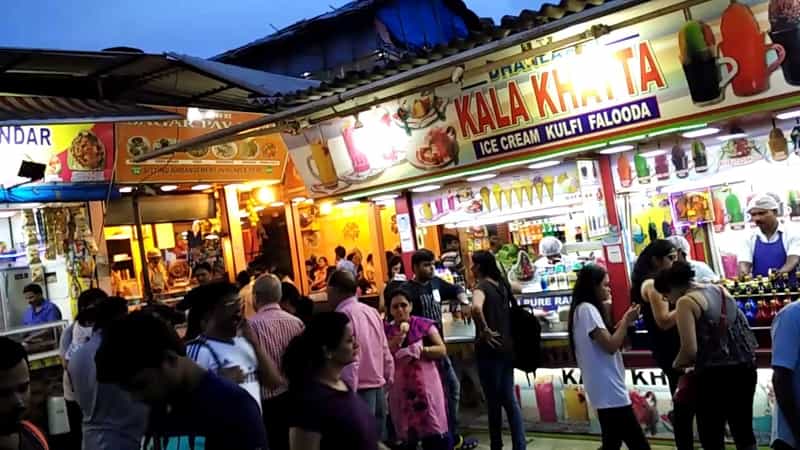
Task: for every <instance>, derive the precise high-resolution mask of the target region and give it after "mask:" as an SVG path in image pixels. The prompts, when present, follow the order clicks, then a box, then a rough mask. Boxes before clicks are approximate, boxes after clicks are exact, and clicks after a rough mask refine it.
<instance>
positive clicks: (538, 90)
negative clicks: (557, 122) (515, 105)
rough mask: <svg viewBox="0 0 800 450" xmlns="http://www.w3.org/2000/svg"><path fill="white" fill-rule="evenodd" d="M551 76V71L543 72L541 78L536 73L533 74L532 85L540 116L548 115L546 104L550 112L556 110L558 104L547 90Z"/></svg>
mask: <svg viewBox="0 0 800 450" xmlns="http://www.w3.org/2000/svg"><path fill="white" fill-rule="evenodd" d="M549 78H550V72H543V73H542V76H541V78H539V77H537V76H536V74H535V73H534V74H531V85H533V97H534V98H535V99H536V107H537V108H538V109H539V117H547V116H548V115H549V114H548V113H547V111H545V105H546V106H547V107H548V108H550V113H551V114H552V113H555V112H556V104H555V102H553V99H552V98H551V97H550V94H549V93H548V92H547V80H548V79H549Z"/></svg>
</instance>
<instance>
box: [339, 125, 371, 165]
mask: <svg viewBox="0 0 800 450" xmlns="http://www.w3.org/2000/svg"><path fill="white" fill-rule="evenodd" d="M358 132H359V128H356V127H355V126H353V127H347V128H345V129H344V131H343V132H342V137H343V138H344V145H345V146H346V147H347V155H348V156H349V157H350V163H352V164H353V173H352V176H354V177H360V176H364V175H365V174H367V173H369V169H370V165H369V159H367V155H366V154H364V152H362V151H361V149H360V148H359V147H358V141H357V140H356V135H357V133H358Z"/></svg>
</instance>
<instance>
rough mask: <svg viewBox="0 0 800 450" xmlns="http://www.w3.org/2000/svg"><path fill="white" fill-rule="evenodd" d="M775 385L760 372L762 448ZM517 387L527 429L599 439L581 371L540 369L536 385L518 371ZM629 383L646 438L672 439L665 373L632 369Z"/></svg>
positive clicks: (756, 419) (756, 424)
mask: <svg viewBox="0 0 800 450" xmlns="http://www.w3.org/2000/svg"><path fill="white" fill-rule="evenodd" d="M771 380H772V370H771V369H758V383H757V385H756V393H755V397H754V401H753V430H754V431H755V434H756V439H757V441H758V443H759V445H769V443H770V432H771V429H772V411H773V408H775V394H774V392H773V390H772V381H771ZM514 381H515V392H516V393H517V398H518V400H519V402H520V406H521V408H522V417H523V420H524V421H525V425H526V428H527V429H529V430H534V431H538V432H569V433H591V434H600V423H599V421H598V419H597V412H596V411H595V409H594V408H593V407H592V405H591V402H590V401H589V398H588V397H587V396H586V392H585V391H584V390H583V384H582V379H581V371H580V369H575V368H564V369H539V370H537V371H536V377H535V379H534V377H533V376H532V375H531V376H530V378H529V377H528V376H526V374H525V373H523V372H521V371H515V372H514ZM529 381H530V382H529ZM625 382H626V385H627V387H628V392H629V395H630V399H631V404H632V405H633V411H634V413H635V415H636V419H637V420H638V421H639V424H640V425H641V427H642V430H643V431H644V432H645V435H646V436H647V437H654V438H663V439H673V434H672V423H671V421H670V419H669V412H670V411H671V410H672V396H671V395H670V392H669V385H668V384H667V377H666V376H665V375H664V373H663V372H662V371H661V370H660V369H627V370H626V371H625ZM484 417H485V416H484ZM695 438H696V439H697V437H695ZM728 439H730V435H729V436H728Z"/></svg>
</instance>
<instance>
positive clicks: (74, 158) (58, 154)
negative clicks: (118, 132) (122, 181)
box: [0, 124, 114, 187]
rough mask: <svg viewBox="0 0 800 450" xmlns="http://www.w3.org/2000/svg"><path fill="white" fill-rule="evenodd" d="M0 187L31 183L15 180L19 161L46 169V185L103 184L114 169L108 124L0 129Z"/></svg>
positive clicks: (111, 130) (18, 178)
mask: <svg viewBox="0 0 800 450" xmlns="http://www.w3.org/2000/svg"><path fill="white" fill-rule="evenodd" d="M0 152H1V153H2V155H3V164H2V167H0V184H2V185H3V186H6V187H9V186H13V185H16V184H19V183H24V182H28V181H30V180H29V179H27V178H21V177H19V176H17V172H18V171H19V168H20V164H21V163H22V161H32V162H37V163H40V164H45V165H47V168H46V170H45V177H44V182H46V183H84V182H104V181H109V180H110V179H111V172H112V168H113V165H114V128H113V125H111V124H75V125H34V126H8V127H0Z"/></svg>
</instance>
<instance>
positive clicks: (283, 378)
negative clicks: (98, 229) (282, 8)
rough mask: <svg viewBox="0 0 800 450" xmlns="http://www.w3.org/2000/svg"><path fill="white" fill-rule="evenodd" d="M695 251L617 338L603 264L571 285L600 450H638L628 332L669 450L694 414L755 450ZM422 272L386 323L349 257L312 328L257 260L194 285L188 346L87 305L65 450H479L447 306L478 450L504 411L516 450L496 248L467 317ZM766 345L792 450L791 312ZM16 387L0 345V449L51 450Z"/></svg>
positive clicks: (794, 312)
mask: <svg viewBox="0 0 800 450" xmlns="http://www.w3.org/2000/svg"><path fill="white" fill-rule="evenodd" d="M690 253H691V252H690V251H689V249H688V243H687V242H686V241H685V239H683V238H672V239H669V240H655V241H653V242H652V243H650V244H649V245H648V246H647V247H646V248H645V249H644V250H643V252H642V253H641V255H640V256H639V257H638V259H637V261H636V263H635V266H634V268H633V272H632V277H631V278H632V279H631V281H632V288H631V293H630V294H631V300H632V305H631V306H630V307H629V308H628V310H627V311H626V312H625V313H624V315H623V316H622V319H621V320H620V321H619V322H618V323H616V324H614V323H612V321H611V312H610V305H611V289H610V282H609V276H608V273H607V271H606V269H605V268H603V267H602V266H600V265H586V266H584V267H583V268H582V269H581V270H580V272H579V273H578V276H577V281H576V284H575V286H574V289H573V295H572V305H571V309H570V313H569V319H568V334H569V344H570V348H571V349H572V352H573V354H574V356H575V360H576V362H577V365H578V367H579V368H580V369H581V373H582V378H583V384H584V389H585V392H586V395H587V397H588V399H589V401H590V403H591V405H592V406H593V407H594V408H596V409H597V416H598V419H599V422H600V427H601V434H602V448H603V449H604V450H614V449H619V448H621V446H622V444H623V443H624V444H625V445H626V446H627V448H629V449H631V450H643V449H649V448H650V447H649V443H648V441H647V439H646V437H645V435H644V433H643V430H642V428H641V426H640V425H639V422H638V420H637V418H636V415H635V413H634V410H633V407H632V404H631V399H630V395H629V392H628V389H627V387H626V383H625V367H624V363H623V358H622V349H623V347H624V346H625V343H626V338H627V335H628V333H629V330H630V329H631V328H632V327H633V324H634V323H635V322H636V321H637V320H639V319H640V318H641V319H642V321H643V323H644V326H645V327H646V328H647V331H648V336H649V342H650V346H651V350H652V353H653V357H654V360H655V361H656V364H657V365H658V367H659V368H660V369H661V370H662V371H663V372H664V374H665V376H666V378H667V380H668V384H669V387H670V392H671V393H672V395H673V406H674V408H673V411H671V412H670V414H669V421H670V422H671V425H672V427H673V430H674V437H675V445H676V448H678V449H679V450H683V449H693V448H694V444H695V443H694V421H695V419H696V422H697V431H698V435H699V441H700V444H701V445H702V447H703V448H704V449H705V450H722V449H724V448H725V433H726V426H727V427H728V428H729V429H730V433H731V434H732V436H733V440H734V441H735V443H736V446H737V448H739V449H755V448H756V438H755V435H754V432H753V423H752V422H753V396H754V394H755V389H756V381H757V380H756V364H755V348H756V346H757V343H756V340H755V338H754V336H753V334H752V331H751V330H750V328H749V326H748V324H747V320H746V318H745V317H744V315H743V313H742V312H741V311H740V310H739V308H738V307H737V305H736V302H735V301H734V300H733V298H732V297H731V295H730V293H728V292H727V291H726V290H725V289H724V288H723V287H721V286H719V285H718V284H713V283H712V282H714V281H716V280H717V279H718V278H717V277H716V275H715V274H714V273H713V271H712V270H711V269H710V268H708V266H705V265H704V264H702V263H699V262H697V261H692V260H691V259H690V258H689V254H690ZM554 254H555V251H554ZM451 259H453V258H451ZM358 260H359V261H360V259H358ZM435 262H436V258H435V256H434V254H433V253H432V252H430V251H429V250H426V249H421V250H418V251H416V252H415V253H414V254H413V256H412V258H411V271H410V273H411V274H412V277H410V279H407V278H406V276H405V274H404V273H405V270H404V267H403V260H402V259H401V258H399V257H396V256H395V255H393V257H392V258H391V259H389V260H388V263H389V264H388V269H389V282H388V283H387V284H386V287H385V290H384V292H383V295H382V297H383V301H384V308H382V310H384V311H385V316H382V314H381V312H379V311H380V309H378V308H374V307H372V306H369V305H367V304H365V303H363V302H361V301H359V298H358V297H359V294H360V292H361V286H360V282H359V279H360V278H359V277H360V271H359V270H357V268H356V267H355V266H354V264H353V261H352V260H350V259H347V258H346V256H345V258H343V259H340V261H339V262H338V264H337V267H336V268H333V269H332V270H331V271H329V273H327V274H326V279H325V292H326V294H327V301H328V304H329V305H330V309H331V311H330V312H319V313H316V314H312V309H313V304H311V303H310V300H308V299H307V298H304V297H302V296H301V295H300V293H299V291H298V289H297V288H296V287H295V286H294V284H293V283H292V282H291V280H289V279H287V278H286V277H283V276H282V274H280V273H279V274H275V273H270V272H271V271H270V270H268V268H266V267H261V266H259V265H254V267H252V268H251V269H252V270H251V271H250V272H249V273H244V274H241V276H240V277H237V284H230V283H227V282H213V281H211V280H206V281H205V282H204V283H201V284H200V286H198V287H196V288H194V289H193V290H192V291H190V292H189V293H188V294H187V295H186V297H185V299H184V300H183V301H182V302H181V305H179V306H180V308H181V309H183V310H187V311H188V312H187V313H186V316H187V317H188V319H187V320H188V326H187V331H186V335H185V336H184V337H179V335H178V333H177V332H176V329H175V327H174V324H173V322H174V317H172V316H171V315H170V314H169V313H165V311H164V309H163V308H158V307H145V308H143V309H142V310H140V311H136V312H133V313H129V312H128V305H127V303H126V302H125V300H124V299H122V298H119V297H109V296H108V295H107V294H106V293H105V292H104V291H102V290H100V289H89V290H87V291H85V292H83V293H82V294H81V295H80V298H79V299H78V315H77V317H76V320H75V321H74V322H73V323H72V324H71V325H70V326H69V327H68V328H67V329H66V330H65V333H64V334H63V338H62V342H61V346H60V353H61V356H62V359H63V362H64V367H65V371H64V380H63V382H64V392H65V398H66V400H67V404H68V413H69V418H70V426H71V429H72V430H73V434H72V437H73V439H72V440H71V441H70V442H69V445H68V447H69V448H70V449H77V448H85V449H108V450H112V449H113V450H125V449H130V450H134V449H158V450H161V449H163V450H167V449H172V448H205V449H209V450H214V449H232V448H236V449H243V450H259V449H261V450H263V449H267V448H270V449H274V450H326V449H341V448H347V449H354V450H376V449H384V448H387V447H393V448H397V449H402V450H412V449H413V450H416V449H418V448H422V449H423V450H451V449H456V448H464V449H468V448H474V446H475V445H476V444H477V442H476V441H475V440H469V439H465V438H464V437H463V435H462V434H461V433H460V427H459V420H458V419H459V415H458V405H459V396H460V392H461V388H460V385H459V378H458V377H457V376H456V372H455V370H454V368H453V363H452V361H451V360H450V358H449V357H448V352H447V347H446V344H445V340H444V323H443V309H442V307H443V305H449V306H450V309H451V311H458V312H459V313H460V314H463V317H469V318H471V319H472V320H474V322H475V325H476V330H477V335H476V341H475V351H476V363H477V369H478V375H479V379H480V384H481V388H482V390H483V393H484V395H485V398H486V402H487V410H488V418H489V432H490V443H489V444H490V448H491V449H492V450H500V449H502V448H503V436H502V430H503V423H502V414H503V411H505V413H506V417H507V421H508V426H509V429H510V434H511V443H512V449H513V450H523V449H525V448H526V447H527V441H526V437H525V430H524V424H523V419H522V413H521V409H520V405H519V401H518V398H517V396H516V395H515V387H514V347H515V346H514V338H513V333H512V319H511V310H512V308H513V305H514V303H515V298H514V293H513V292H514V291H515V287H512V285H511V284H510V283H509V281H508V280H507V277H506V276H504V275H503V273H502V270H501V266H499V265H498V263H497V261H496V259H495V257H494V256H493V254H492V253H491V252H490V251H476V252H474V253H472V254H471V261H470V264H469V268H470V270H471V271H472V274H471V275H472V278H473V279H474V280H475V281H476V282H475V285H474V287H473V290H472V301H471V302H470V301H468V299H467V295H466V292H465V290H464V289H463V288H461V287H460V286H457V285H453V284H450V283H448V282H446V281H444V280H442V279H441V278H438V277H436V276H435V275H434V264H435ZM451 262H454V261H451ZM454 264H456V265H458V264H460V262H454ZM354 269H355V270H354ZM272 272H274V271H272ZM35 303H36V302H32V305H34V304H35ZM41 303H42V302H39V304H40V306H41ZM34 306H35V305H34ZM44 309H45V308H40V310H41V311H44ZM772 332H773V349H772V352H773V368H774V378H773V383H774V388H775V393H776V400H777V405H778V408H777V410H776V417H775V418H774V420H775V425H776V427H775V440H774V443H773V445H774V448H776V449H779V450H786V449H792V448H797V443H798V437H800V414H798V412H797V408H798V404H799V403H798V393H800V378H798V377H800V367H799V366H800V356H799V355H800V354H799V353H798V351H797V348H798V347H797V344H798V342H800V306H798V304H797V303H794V304H792V305H790V306H788V307H786V308H784V309H783V310H782V311H781V312H780V313H779V314H778V316H777V318H776V319H775V321H774V324H773V330H772ZM29 385H30V377H29V372H28V365H27V357H26V355H25V350H24V348H22V347H21V346H19V344H16V343H14V342H13V341H10V340H8V339H4V338H0V399H3V400H4V401H3V402H0V448H2V449H5V448H13V449H17V448H20V449H35V450H39V449H46V448H48V447H47V442H46V440H45V438H44V434H43V433H41V431H39V430H38V429H37V428H36V427H35V426H34V425H33V424H31V423H28V422H25V421H23V420H22V416H23V413H24V410H25V408H26V405H27V396H28V395H29Z"/></svg>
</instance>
